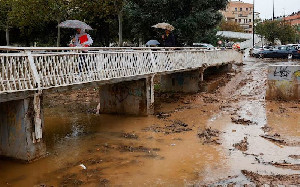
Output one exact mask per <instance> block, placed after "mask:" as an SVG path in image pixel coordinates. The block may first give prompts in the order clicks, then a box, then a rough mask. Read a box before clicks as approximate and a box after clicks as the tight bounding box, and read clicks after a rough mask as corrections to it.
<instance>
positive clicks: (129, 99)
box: [98, 77, 154, 115]
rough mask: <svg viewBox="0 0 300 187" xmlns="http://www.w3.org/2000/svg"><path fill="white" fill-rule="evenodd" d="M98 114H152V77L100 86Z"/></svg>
mask: <svg viewBox="0 0 300 187" xmlns="http://www.w3.org/2000/svg"><path fill="white" fill-rule="evenodd" d="M98 113H118V114H133V115H151V114H153V113H154V85H153V77H149V78H143V79H139V80H134V81H127V82H122V83H116V84H107V85H103V86H101V87H100V108H99V111H98Z"/></svg>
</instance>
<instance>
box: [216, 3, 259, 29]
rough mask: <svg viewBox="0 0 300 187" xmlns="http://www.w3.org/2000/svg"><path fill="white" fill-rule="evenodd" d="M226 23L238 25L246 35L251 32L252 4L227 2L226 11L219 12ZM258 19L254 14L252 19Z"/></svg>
mask: <svg viewBox="0 0 300 187" xmlns="http://www.w3.org/2000/svg"><path fill="white" fill-rule="evenodd" d="M221 13H222V14H223V16H224V18H225V20H226V21H234V22H237V23H239V24H240V26H241V27H242V28H243V29H244V30H245V32H246V33H252V32H253V4H250V3H244V2H242V1H229V3H228V5H227V7H226V10H225V11H221ZM258 18H259V13H257V12H255V17H254V19H258Z"/></svg>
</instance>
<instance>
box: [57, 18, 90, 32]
mask: <svg viewBox="0 0 300 187" xmlns="http://www.w3.org/2000/svg"><path fill="white" fill-rule="evenodd" d="M58 27H62V28H73V29H85V30H93V29H92V27H91V26H89V25H88V24H86V23H84V22H82V21H79V20H66V21H64V22H61V23H60V24H58Z"/></svg>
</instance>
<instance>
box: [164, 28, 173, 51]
mask: <svg viewBox="0 0 300 187" xmlns="http://www.w3.org/2000/svg"><path fill="white" fill-rule="evenodd" d="M161 37H162V40H163V45H164V46H165V47H175V46H176V44H175V36H174V34H173V33H172V32H171V31H170V30H168V29H166V30H165V34H164V35H162V36H161Z"/></svg>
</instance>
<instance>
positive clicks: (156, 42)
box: [146, 40, 160, 46]
mask: <svg viewBox="0 0 300 187" xmlns="http://www.w3.org/2000/svg"><path fill="white" fill-rule="evenodd" d="M159 44H160V43H159V42H158V41H157V40H149V41H148V42H147V43H146V45H149V46H150V45H159Z"/></svg>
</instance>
